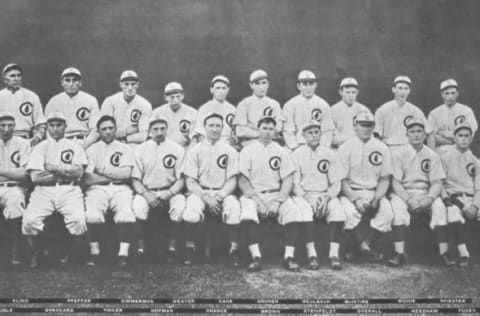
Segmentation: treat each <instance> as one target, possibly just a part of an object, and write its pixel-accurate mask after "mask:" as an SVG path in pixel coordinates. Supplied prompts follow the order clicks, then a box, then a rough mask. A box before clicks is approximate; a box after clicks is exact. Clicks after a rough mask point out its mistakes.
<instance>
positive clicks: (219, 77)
mask: <svg viewBox="0 0 480 316" xmlns="http://www.w3.org/2000/svg"><path fill="white" fill-rule="evenodd" d="M215 82H223V83H224V84H226V85H227V86H229V87H230V80H228V78H227V77H225V76H222V75H217V76H215V77H213V79H212V81H210V85H211V86H213V85H214V84H215Z"/></svg>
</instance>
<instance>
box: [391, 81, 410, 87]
mask: <svg viewBox="0 0 480 316" xmlns="http://www.w3.org/2000/svg"><path fill="white" fill-rule="evenodd" d="M398 83H406V84H408V85H409V86H411V85H412V83H411V82H408V81H407V80H397V81H395V82H394V83H393V85H396V84H398Z"/></svg>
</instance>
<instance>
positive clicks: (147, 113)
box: [138, 101, 152, 132]
mask: <svg viewBox="0 0 480 316" xmlns="http://www.w3.org/2000/svg"><path fill="white" fill-rule="evenodd" d="M151 116H152V104H150V102H148V101H146V102H145V105H144V107H143V110H142V116H141V117H140V120H139V122H138V131H139V132H147V131H148V126H149V121H150V117H151Z"/></svg>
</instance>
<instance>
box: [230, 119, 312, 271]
mask: <svg viewBox="0 0 480 316" xmlns="http://www.w3.org/2000/svg"><path fill="white" fill-rule="evenodd" d="M276 123H277V122H276V120H275V119H274V118H273V117H271V116H265V117H262V118H260V120H259V121H258V125H257V128H258V133H259V139H258V140H255V141H254V142H252V143H250V144H249V145H248V146H247V147H245V148H243V149H242V151H241V152H240V156H239V172H240V177H239V180H238V181H239V187H240V190H241V192H242V196H241V197H240V207H241V213H240V220H241V222H243V223H245V224H244V225H245V233H246V238H247V244H248V248H249V250H250V253H251V255H252V262H251V263H250V264H249V266H248V270H250V271H257V270H260V269H261V253H260V248H259V236H258V233H259V231H258V224H259V219H260V218H269V217H270V218H271V217H273V218H277V220H278V223H279V224H280V225H282V226H283V229H284V232H285V254H284V259H285V260H284V265H285V268H286V269H287V270H289V271H299V266H298V264H297V263H296V262H295V261H294V251H295V244H296V242H297V239H298V235H299V232H300V228H301V223H304V222H307V223H309V222H312V220H313V214H312V210H311V209H310V207H305V208H299V207H298V206H297V205H296V204H295V203H294V202H293V200H292V198H291V197H290V193H291V191H292V187H293V173H294V172H295V166H294V165H293V163H292V161H291V158H290V155H289V153H288V150H287V149H285V148H283V147H281V146H280V145H279V144H277V143H276V142H272V141H273V138H274V136H275V132H276V128H275V125H276Z"/></svg>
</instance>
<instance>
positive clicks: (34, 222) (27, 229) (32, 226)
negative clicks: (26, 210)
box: [22, 215, 43, 235]
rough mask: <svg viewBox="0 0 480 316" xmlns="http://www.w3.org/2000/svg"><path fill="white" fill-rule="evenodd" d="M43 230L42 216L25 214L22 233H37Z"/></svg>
mask: <svg viewBox="0 0 480 316" xmlns="http://www.w3.org/2000/svg"><path fill="white" fill-rule="evenodd" d="M42 230H43V221H42V220H41V219H40V218H37V217H33V216H29V215H25V216H23V218H22V233H23V234H24V235H37V234H38V233H39V232H41V231H42Z"/></svg>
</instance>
